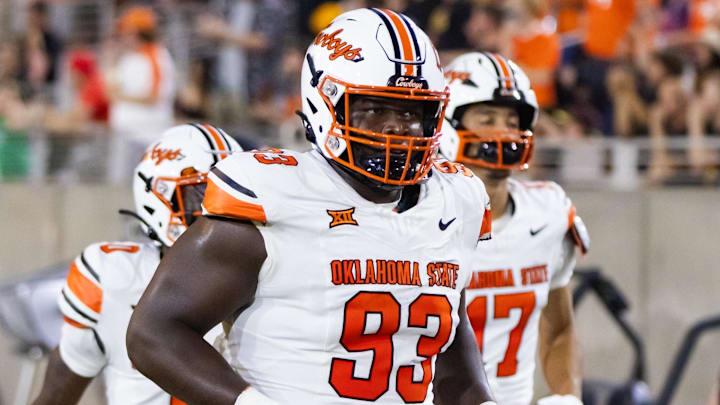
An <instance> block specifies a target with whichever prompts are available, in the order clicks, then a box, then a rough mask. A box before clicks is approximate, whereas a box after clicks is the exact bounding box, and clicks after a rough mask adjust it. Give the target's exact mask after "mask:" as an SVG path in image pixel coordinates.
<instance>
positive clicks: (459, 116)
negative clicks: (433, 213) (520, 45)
mask: <svg viewBox="0 0 720 405" xmlns="http://www.w3.org/2000/svg"><path fill="white" fill-rule="evenodd" d="M447 71H448V72H447V76H448V78H449V80H450V83H449V85H450V92H451V96H450V103H449V105H448V108H447V110H446V118H447V121H448V122H447V123H446V124H450V125H448V126H449V127H451V128H447V129H445V130H444V132H445V135H444V136H443V139H441V141H440V150H441V152H442V154H443V155H444V156H445V157H447V158H448V159H450V160H453V161H456V162H462V163H463V164H465V165H467V166H468V167H470V168H472V170H473V171H474V172H475V173H476V174H477V175H478V176H479V177H480V178H481V179H482V180H483V182H484V183H485V186H486V187H487V191H488V194H489V195H490V202H491V205H492V207H493V211H492V229H493V239H492V240H490V241H488V243H484V244H481V245H479V247H478V250H477V252H476V254H475V256H474V259H473V261H472V272H473V274H472V277H471V280H470V285H469V286H468V288H467V290H466V302H465V303H466V305H467V313H468V317H469V319H470V323H471V324H472V327H473V329H474V331H475V336H476V338H477V342H478V344H479V346H480V349H481V351H482V354H483V361H484V362H485V372H486V373H487V376H488V380H489V381H490V387H491V389H492V391H493V393H494V394H495V396H496V398H497V400H498V403H501V404H503V405H505V404H508V405H516V404H517V405H526V404H529V403H530V401H531V399H532V397H533V372H534V370H535V356H536V350H537V351H538V352H539V357H540V364H541V367H542V371H543V373H544V375H545V380H546V381H547V383H548V386H549V388H550V391H551V392H552V394H553V395H552V396H550V397H547V398H543V399H541V400H540V402H538V404H541V405H550V404H558V405H559V404H568V405H570V404H573V405H574V404H580V403H581V402H580V399H579V398H580V385H581V375H580V371H581V370H580V365H579V361H580V353H579V348H578V345H577V343H576V339H575V333H574V330H573V311H572V295H571V291H570V288H569V287H568V282H569V281H570V276H571V275H572V272H573V268H574V265H575V256H576V250H577V249H576V246H578V247H580V249H581V250H582V251H583V253H584V252H585V251H586V250H587V248H588V241H589V239H588V238H587V233H586V231H585V227H584V226H583V224H582V221H581V220H580V218H579V217H578V216H577V215H576V213H575V208H574V207H573V205H572V203H571V202H570V199H568V197H567V196H566V195H565V192H564V191H563V189H562V188H560V186H559V185H557V184H555V183H553V182H525V181H518V180H515V179H513V178H512V177H510V175H511V173H512V171H513V170H525V169H527V168H528V163H529V161H530V157H531V156H532V150H533V134H532V132H531V131H532V128H533V124H534V122H535V120H536V117H537V111H538V106H537V102H536V100H535V94H534V92H533V91H532V90H531V88H530V81H529V80H528V78H527V76H526V75H525V73H524V72H523V71H522V70H521V69H520V68H519V67H518V66H517V65H516V64H514V63H513V62H512V61H509V60H507V59H505V58H503V57H502V56H500V55H497V54H491V53H477V52H474V53H469V54H465V55H462V56H460V57H458V58H457V59H455V60H454V61H453V62H452V63H451V64H450V65H449V66H448V68H447Z"/></svg>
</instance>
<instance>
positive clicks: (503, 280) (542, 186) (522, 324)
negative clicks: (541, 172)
mask: <svg viewBox="0 0 720 405" xmlns="http://www.w3.org/2000/svg"><path fill="white" fill-rule="evenodd" d="M508 186H509V191H510V196H511V197H512V201H513V202H514V207H515V208H514V212H513V213H512V216H511V217H510V219H509V220H508V222H507V223H506V224H505V225H504V227H503V228H502V229H499V230H498V229H494V230H493V238H492V240H489V241H488V242H487V243H482V244H479V245H478V249H477V251H476V254H475V256H474V259H473V261H472V267H471V268H472V277H471V279H470V283H469V285H468V287H467V289H466V291H465V294H466V296H465V299H466V305H467V313H468V318H469V319H470V323H471V324H472V326H473V329H474V331H475V336H476V338H477V340H478V344H479V345H480V349H481V351H482V353H483V362H484V363H485V372H486V373H487V377H488V381H489V382H490V388H491V390H492V392H493V394H494V395H495V399H496V401H497V402H498V403H499V404H503V405H506V404H507V405H521V404H522V405H527V404H529V403H530V401H531V399H532V395H533V374H534V370H535V357H536V349H537V342H538V323H539V320H540V313H541V311H542V309H543V308H544V307H545V305H546V304H547V301H548V293H549V291H550V290H551V289H554V288H558V287H563V286H565V285H567V284H568V282H569V281H570V277H571V276H572V270H573V267H574V265H575V249H574V245H573V240H572V239H571V237H569V236H568V231H569V229H570V227H571V226H572V224H573V221H574V217H575V209H574V208H573V205H572V203H571V202H570V200H569V199H568V198H567V197H566V195H565V192H564V191H563V190H562V188H561V187H560V186H559V185H557V184H555V183H552V182H520V181H516V180H513V179H510V180H509V184H508Z"/></svg>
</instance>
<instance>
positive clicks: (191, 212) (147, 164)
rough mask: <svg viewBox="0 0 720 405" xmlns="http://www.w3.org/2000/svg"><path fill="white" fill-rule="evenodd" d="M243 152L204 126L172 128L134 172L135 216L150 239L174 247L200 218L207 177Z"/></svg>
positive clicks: (223, 136)
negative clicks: (218, 165)
mask: <svg viewBox="0 0 720 405" xmlns="http://www.w3.org/2000/svg"><path fill="white" fill-rule="evenodd" d="M240 151H242V148H241V147H240V145H238V143H237V142H236V141H235V140H234V139H232V138H231V137H230V136H228V135H227V134H226V133H225V132H224V131H223V130H222V129H220V128H216V127H213V126H211V125H206V124H186V125H179V126H176V127H172V128H170V129H168V130H166V131H165V132H163V134H162V135H161V137H160V139H159V140H158V141H156V142H154V143H153V144H152V145H150V147H149V148H148V149H147V151H146V152H145V155H144V156H143V159H142V161H141V162H140V164H138V165H137V167H136V168H135V172H134V176H133V195H134V198H135V209H136V216H137V217H139V219H140V220H141V222H142V223H143V225H142V228H143V230H144V231H145V232H146V233H147V234H148V235H149V236H150V238H151V239H154V240H155V241H157V242H159V243H162V244H163V245H165V246H172V244H173V243H175V241H176V240H177V238H178V237H180V235H181V234H182V233H183V232H185V230H186V229H187V228H188V226H190V224H192V223H193V222H194V220H195V218H196V217H197V216H198V215H200V214H201V213H202V206H201V204H202V201H203V197H204V195H205V186H206V184H207V178H206V176H207V173H208V171H209V170H210V169H211V168H212V166H213V165H214V164H215V163H217V162H219V161H220V160H222V159H224V158H225V157H227V156H228V155H230V154H231V153H235V152H240Z"/></svg>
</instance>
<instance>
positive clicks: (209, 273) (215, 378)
mask: <svg viewBox="0 0 720 405" xmlns="http://www.w3.org/2000/svg"><path fill="white" fill-rule="evenodd" d="M301 82H302V83H301V93H302V100H303V113H302V114H301V115H302V118H303V121H304V123H305V125H306V131H307V137H308V139H310V140H311V141H312V142H313V143H314V146H315V149H314V150H313V151H310V152H307V153H294V152H286V151H282V150H278V149H273V150H264V151H254V152H251V153H243V154H239V155H235V156H232V157H230V158H228V159H225V160H224V161H222V162H220V163H219V164H218V165H217V166H216V167H215V168H214V169H212V170H211V172H210V175H209V181H208V189H207V192H206V194H205V200H204V203H203V206H204V210H205V211H204V213H205V214H206V215H205V216H204V217H203V218H200V219H198V220H197V221H196V223H195V224H194V225H193V226H192V227H190V229H189V230H188V232H186V233H185V234H184V235H183V236H182V237H181V238H180V239H179V240H178V242H177V243H176V244H175V245H174V246H173V248H172V249H170V250H169V252H168V254H167V255H166V256H165V257H164V258H163V260H162V262H161V264H160V267H159V269H158V272H157V273H156V274H155V277H154V279H153V281H152V282H151V283H150V286H149V288H148V290H147V291H146V293H145V294H144V296H143V298H142V299H141V300H140V303H139V304H138V307H137V309H136V310H135V312H134V314H133V317H132V319H131V321H130V328H129V330H128V352H129V354H130V358H131V359H132V360H133V362H134V363H135V365H136V366H137V367H138V369H139V370H140V371H141V372H142V373H144V374H145V375H147V376H148V377H150V378H151V379H153V380H154V381H155V382H157V383H158V385H160V386H161V387H163V388H164V389H166V390H167V391H168V392H170V393H172V394H173V395H175V396H177V397H179V398H182V399H183V400H185V401H187V402H188V403H193V404H195V403H197V404H217V405H232V404H235V405H241V404H254V405H265V404H316V405H323V404H367V403H368V401H372V402H373V403H375V404H379V405H381V404H404V403H410V402H412V403H422V404H426V405H429V404H433V403H435V404H437V403H442V404H472V405H479V404H482V403H486V402H487V401H491V395H490V393H489V390H488V387H487V381H486V378H485V375H484V372H483V368H482V363H481V357H480V353H479V351H478V349H477V345H476V344H475V340H474V337H473V335H472V329H471V328H470V324H469V323H468V321H467V316H466V314H465V306H464V303H463V302H464V300H463V293H462V289H463V287H464V286H465V285H466V284H467V282H468V281H469V277H470V272H469V271H468V267H467V266H466V263H465V260H466V259H467V258H469V257H470V256H471V255H472V253H473V252H474V249H475V247H476V246H477V244H478V243H483V242H478V238H479V236H481V233H482V236H483V239H486V238H487V237H489V229H488V228H487V226H488V225H489V217H490V215H489V212H488V214H487V215H484V212H485V211H484V210H485V209H486V207H487V205H488V204H487V203H488V197H487V194H486V192H485V190H484V187H483V185H482V183H481V182H480V181H479V180H478V179H477V178H475V177H473V175H472V173H470V172H469V171H467V170H465V169H464V168H463V167H462V166H460V165H455V164H452V163H450V162H442V163H438V164H437V165H436V166H435V167H433V163H432V159H431V158H432V155H433V153H434V152H435V151H436V150H437V139H438V137H439V136H440V133H439V126H440V124H441V123H442V120H443V117H444V114H443V112H444V109H445V106H446V103H447V99H448V93H447V87H446V83H445V79H444V77H443V72H442V69H441V67H440V65H439V62H438V58H437V53H436V51H435V48H434V47H433V45H432V43H431V42H430V40H429V39H428V37H427V36H426V34H425V33H424V32H422V31H421V30H420V29H419V28H418V27H417V26H416V25H415V24H414V23H413V22H412V21H410V20H409V19H408V18H407V17H406V16H404V15H402V14H398V13H395V12H392V11H389V10H380V9H358V10H354V11H350V12H347V13H345V14H342V15H340V16H339V17H337V18H336V19H335V20H334V21H333V23H332V24H330V25H329V26H328V27H327V28H326V29H325V30H323V31H322V32H320V33H319V34H318V36H317V37H316V38H315V40H314V42H313V43H312V44H311V45H310V47H309V48H308V51H307V53H306V54H305V63H304V65H303V67H302V79H301ZM484 218H487V221H484ZM438 221H440V226H438ZM483 225H484V226H483ZM223 320H224V321H227V322H226V323H225V330H226V331H228V336H227V341H226V346H225V349H224V353H225V359H223V357H222V356H220V355H219V354H218V352H216V351H215V350H214V349H213V348H212V347H211V346H210V345H208V344H207V343H205V342H204V341H203V339H202V335H203V334H204V333H205V332H206V331H207V330H208V329H209V328H210V327H211V326H212V325H214V324H216V323H218V322H220V321H223ZM228 363H229V364H228ZM431 383H433V384H434V385H435V398H433V385H432V384H431ZM491 403H493V404H494V402H491Z"/></svg>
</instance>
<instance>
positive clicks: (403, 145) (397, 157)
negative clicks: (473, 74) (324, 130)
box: [318, 76, 449, 186]
mask: <svg viewBox="0 0 720 405" xmlns="http://www.w3.org/2000/svg"><path fill="white" fill-rule="evenodd" d="M327 82H332V83H334V84H335V85H339V86H343V87H344V88H345V93H344V95H343V97H344V103H343V102H340V103H338V105H339V106H342V105H344V111H343V113H344V115H343V116H344V117H345V119H344V122H339V121H338V120H337V111H336V110H335V106H334V105H333V104H332V102H331V101H330V99H329V98H328V97H327V96H326V95H325V94H324V93H323V92H322V91H321V89H323V88H326V85H331V86H332V85H333V84H332V83H327ZM318 91H319V92H320V96H321V97H322V99H323V100H324V101H325V103H326V105H327V107H328V109H329V110H330V113H331V115H332V117H333V122H332V124H331V128H330V130H329V131H328V132H329V133H330V134H331V136H329V137H328V141H327V143H326V144H325V145H324V146H323V147H324V148H325V151H326V152H327V153H328V155H329V156H331V157H332V159H333V160H334V161H335V162H338V163H339V164H341V165H342V166H344V167H346V168H348V169H350V170H352V171H354V172H356V173H359V174H362V175H364V176H366V177H368V178H370V179H372V180H375V181H377V182H380V183H384V184H390V185H394V186H406V185H411V184H416V183H418V182H421V181H422V180H423V179H424V178H425V177H426V175H427V173H428V171H429V170H430V168H431V167H432V156H433V155H434V154H435V152H436V151H437V149H438V146H439V143H438V140H439V138H440V128H441V125H442V121H443V117H444V114H445V108H446V106H447V103H448V100H449V91H448V90H447V89H445V90H444V91H430V90H425V89H416V88H402V87H390V86H357V85H352V84H349V83H346V82H343V81H340V80H337V79H334V78H332V77H329V76H328V77H325V78H324V79H323V81H322V83H320V85H319V86H318ZM351 95H357V96H375V97H383V98H390V99H397V100H414V101H427V102H437V103H438V108H437V111H433V112H434V114H433V116H432V117H431V119H432V124H433V125H432V128H434V131H433V132H432V134H430V133H429V131H428V130H427V129H426V120H428V119H426V117H423V123H422V124H423V136H404V135H393V134H384V133H380V132H374V131H368V130H363V129H359V128H356V127H352V126H350V124H349V122H348V121H349V117H350V96H351ZM435 113H436V114H437V115H436V114H435ZM335 138H339V139H342V140H344V141H345V143H346V145H347V146H346V152H345V153H343V154H341V155H340V156H336V155H334V154H333V153H332V151H331V148H330V147H329V143H330V142H336V141H337V139H335ZM370 149H372V150H374V151H376V152H377V151H380V153H375V154H374V156H373V157H372V158H364V157H361V155H362V154H363V153H364V152H367V151H368V150H370ZM382 151H384V153H382Z"/></svg>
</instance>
